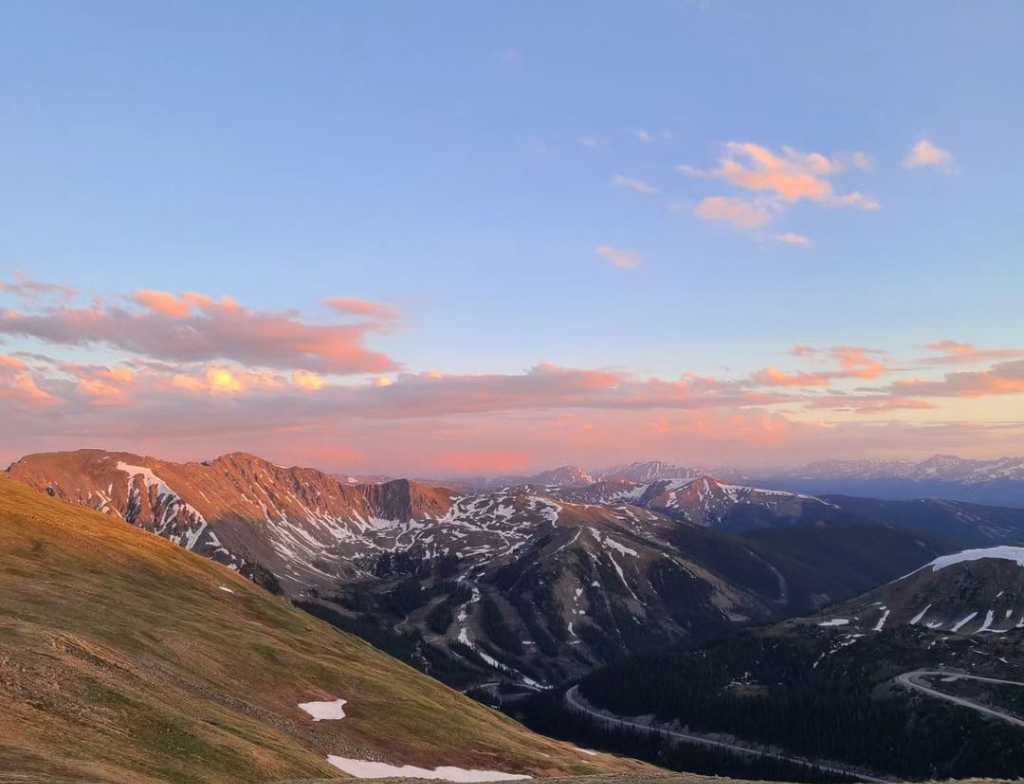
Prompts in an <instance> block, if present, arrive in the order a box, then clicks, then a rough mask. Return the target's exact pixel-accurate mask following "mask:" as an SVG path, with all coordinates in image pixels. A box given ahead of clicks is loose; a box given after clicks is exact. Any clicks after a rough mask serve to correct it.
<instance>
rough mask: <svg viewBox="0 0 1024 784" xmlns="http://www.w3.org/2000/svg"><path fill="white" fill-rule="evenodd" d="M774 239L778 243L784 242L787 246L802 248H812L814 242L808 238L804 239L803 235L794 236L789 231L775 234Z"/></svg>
mask: <svg viewBox="0 0 1024 784" xmlns="http://www.w3.org/2000/svg"><path fill="white" fill-rule="evenodd" d="M775 239H776V241H778V242H784V243H786V244H787V245H799V246H800V247H802V248H813V247H814V240H812V239H811V238H810V237H805V236H804V235H803V234H794V233H793V232H791V231H787V232H785V233H783V234H776V235H775Z"/></svg>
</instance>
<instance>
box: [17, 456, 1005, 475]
mask: <svg viewBox="0 0 1024 784" xmlns="http://www.w3.org/2000/svg"><path fill="white" fill-rule="evenodd" d="M75 452H104V453H107V454H124V455H132V456H134V457H141V458H149V459H154V460H160V461H162V462H166V463H178V464H186V463H200V464H202V463H209V462H212V461H214V460H218V459H221V458H225V457H230V456H232V455H246V456H248V457H252V458H255V459H257V460H261V461H264V462H266V463H270V464H272V465H275V466H277V467H279V468H288V469H291V468H311V469H313V470H316V471H320V472H321V473H324V474H328V475H331V476H333V477H336V478H337V477H340V476H346V477H348V478H350V479H357V480H361V479H409V480H412V481H417V480H422V481H433V482H437V481H467V480H471V479H500V478H502V477H509V478H517V479H532V478H534V477H536V476H538V475H540V474H545V473H552V472H555V471H559V470H561V469H576V470H579V471H583V472H584V473H586V474H588V475H590V476H591V477H594V478H596V477H597V475H599V474H607V473H610V472H612V471H616V470H624V469H628V468H631V467H634V466H643V465H649V464H652V463H660V464H662V465H664V466H666V467H667V468H669V469H680V470H683V471H689V472H691V473H690V474H689V476H692V477H693V478H695V479H696V478H700V477H702V476H712V477H714V476H715V474H716V472H719V471H721V472H733V473H739V474H745V475H749V477H748V478H757V476H756V474H757V473H758V472H769V471H770V472H793V471H798V470H800V469H802V468H807V467H811V466H818V465H821V464H823V463H837V464H845V465H850V464H853V463H860V462H864V463H874V464H885V463H903V464H907V465H912V466H917V465H921V464H923V463H927V462H929V461H932V460H936V459H941V458H949V459H953V460H957V461H962V462H965V463H974V464H980V463H1000V462H1006V461H1013V460H1019V461H1021V462H1022V463H1024V455H1001V456H1000V457H994V458H972V457H961V456H959V455H955V454H950V453H942V452H937V453H935V454H932V455H930V456H928V457H926V458H922V459H920V460H918V459H914V458H906V457H893V458H875V457H860V458H821V459H818V460H811V461H808V462H805V463H800V464H791V465H788V466H787V465H773V466H762V467H751V466H748V467H743V466H740V465H729V464H719V465H710V464H709V465H703V466H702V465H699V464H681V463H677V462H673V461H669V460H662V459H658V458H653V459H649V460H633V461H630V462H624V463H615V464H612V465H607V466H605V467H602V468H595V469H589V468H584V467H583V466H581V465H579V464H576V463H562V464H561V465H557V466H554V467H551V468H540V469H537V470H531V469H523V470H521V471H499V472H488V471H481V472H472V473H459V474H438V475H430V474H425V473H422V472H391V471H347V470H341V469H331V468H323V467H320V466H318V465H315V464H311V465H302V464H298V463H295V464H292V465H283V464H281V463H278V462H276V461H274V460H271V459H270V458H267V457H264V456H262V455H259V454H256V453H253V452H247V451H245V450H230V451H227V452H221V453H219V454H217V455H215V456H214V457H204V458H198V459H189V460H169V459H167V458H164V457H160V456H158V455H152V454H142V453H139V452H129V451H125V450H120V449H104V448H102V447H80V448H78V449H59V450H51V451H43V452H28V453H25V454H23V455H21V456H20V457H18V458H16V459H15V460H13V461H11V462H10V463H8V464H7V466H6V467H5V468H4V471H5V472H6V471H7V470H9V469H10V467H11V466H13V465H15V464H16V463H19V462H21V461H22V460H25V459H27V458H29V457H32V456H38V455H59V454H73V453H75ZM770 477H771V474H767V473H762V474H761V478H770Z"/></svg>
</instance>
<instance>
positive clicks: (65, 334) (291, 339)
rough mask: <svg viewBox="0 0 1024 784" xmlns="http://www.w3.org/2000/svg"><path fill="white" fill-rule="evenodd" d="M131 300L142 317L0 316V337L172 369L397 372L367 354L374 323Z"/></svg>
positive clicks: (106, 312)
mask: <svg viewBox="0 0 1024 784" xmlns="http://www.w3.org/2000/svg"><path fill="white" fill-rule="evenodd" d="M135 296H136V299H135V301H137V302H139V304H142V306H143V308H144V310H142V311H137V310H128V309H125V308H120V307H103V306H95V307H91V308H77V307H69V306H62V307H43V308H37V309H33V310H31V311H29V312H18V311H13V310H6V311H0V334H6V335H11V336H22V337H33V338H37V339H39V340H42V341H44V342H47V343H53V344H57V345H65V346H88V345H106V346H111V347H114V348H117V349H121V350H123V351H127V352H130V353H132V354H135V355H137V356H140V357H146V358H150V359H156V360H165V361H170V362H206V361H216V360H221V361H234V362H238V363H240V364H243V365H257V366H263V367H270V368H277V369H296V368H300V369H303V370H308V371H312V372H318V373H336V374H356V373H383V372H390V371H394V370H397V369H398V367H399V366H398V364H397V363H396V362H395V361H394V360H392V359H391V358H390V357H387V356H386V355H384V354H381V353H378V352H375V351H371V350H369V349H367V348H366V347H365V345H364V339H365V336H366V334H367V332H370V331H373V330H377V329H379V328H378V326H377V325H375V324H374V323H372V322H370V323H361V324H329V323H328V324H323V323H310V322H308V321H306V320H304V319H303V318H302V317H301V316H300V315H297V314H295V313H277V312H272V311H258V310H252V309H249V308H246V307H243V306H242V305H240V304H239V303H237V302H236V301H235V300H233V299H232V298H230V297H223V298H222V299H221V300H219V301H217V300H214V299H213V298H211V297H208V296H206V295H203V294H196V293H185V294H182V295H181V296H180V297H179V298H175V297H173V295H169V294H168V295H165V294H164V293H163V292H152V291H146V292H139V293H138V294H136V295H135ZM186 308H187V310H186ZM349 312H352V311H351V310H350V311H349ZM357 315H359V314H357ZM169 317H173V321H172V322H171V323H168V318H169Z"/></svg>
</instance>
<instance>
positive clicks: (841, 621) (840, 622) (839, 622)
mask: <svg viewBox="0 0 1024 784" xmlns="http://www.w3.org/2000/svg"><path fill="white" fill-rule="evenodd" d="M849 623H850V620H849V619H848V618H833V619H832V620H830V621H822V622H821V623H819V624H818V626H846V625H848V624H849Z"/></svg>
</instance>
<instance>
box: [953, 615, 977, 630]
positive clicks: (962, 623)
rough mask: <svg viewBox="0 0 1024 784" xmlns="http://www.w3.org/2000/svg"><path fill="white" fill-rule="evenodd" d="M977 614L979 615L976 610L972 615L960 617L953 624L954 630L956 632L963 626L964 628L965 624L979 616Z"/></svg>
mask: <svg viewBox="0 0 1024 784" xmlns="http://www.w3.org/2000/svg"><path fill="white" fill-rule="evenodd" d="M977 615H978V613H977V611H975V612H972V613H971V614H970V615H968V616H967V617H966V618H962V619H960V620H959V621H957V622H956V623H955V624H953V631H954V632H958V631H960V629H961V628H963V627H964V626H966V625H967V624H969V623H970V622H971V621H973V620H974V619H975V618H976V617H977Z"/></svg>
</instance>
